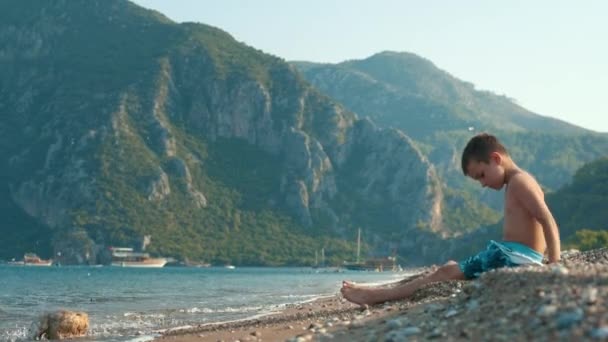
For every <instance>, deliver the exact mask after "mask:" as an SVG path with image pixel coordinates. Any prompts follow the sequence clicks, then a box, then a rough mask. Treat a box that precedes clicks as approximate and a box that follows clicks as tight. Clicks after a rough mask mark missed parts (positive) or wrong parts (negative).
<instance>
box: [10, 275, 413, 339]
mask: <svg viewBox="0 0 608 342" xmlns="http://www.w3.org/2000/svg"><path fill="white" fill-rule="evenodd" d="M406 275H407V272H406V273H391V272H356V271H342V272H336V271H335V270H333V269H312V268H253V267H244V268H239V267H237V268H235V269H228V268H224V267H209V268H189V267H164V268H155V269H144V268H121V267H76V266H73V267H71V266H63V267H31V266H29V267H28V266H9V265H0V341H21V340H27V335H28V328H29V327H30V326H31V324H32V322H34V321H35V320H36V318H37V317H39V316H40V315H41V314H42V313H45V312H50V311H55V310H58V309H67V310H74V311H84V312H86V313H88V315H89V322H90V326H89V332H88V336H87V337H86V338H85V339H84V341H142V340H146V339H151V338H153V337H154V336H158V335H159V334H160V333H161V332H162V331H163V330H165V329H170V328H176V327H188V326H197V325H200V324H205V323H217V322H227V321H234V320H242V319H247V318H252V317H256V316H263V315H266V314H269V313H272V312H277V311H279V310H281V309H282V308H284V307H285V305H287V304H294V303H302V302H306V301H310V300H314V299H317V298H322V297H326V296H331V295H334V294H336V293H337V292H338V290H339V287H340V284H341V281H342V280H344V279H348V280H353V281H357V282H372V283H383V282H390V281H395V280H398V279H399V278H402V277H404V276H406ZM80 340H82V339H79V341H80Z"/></svg>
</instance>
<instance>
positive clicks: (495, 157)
mask: <svg viewBox="0 0 608 342" xmlns="http://www.w3.org/2000/svg"><path fill="white" fill-rule="evenodd" d="M501 162H502V158H501V156H500V154H498V153H492V155H490V160H489V161H488V162H487V163H486V162H483V161H477V160H471V161H470V162H469V165H468V166H467V176H469V177H471V178H473V179H474V180H476V181H478V182H479V183H480V184H481V186H482V187H484V188H485V187H489V188H492V189H494V190H500V189H502V187H503V185H505V169H504V168H503V167H502V165H501Z"/></svg>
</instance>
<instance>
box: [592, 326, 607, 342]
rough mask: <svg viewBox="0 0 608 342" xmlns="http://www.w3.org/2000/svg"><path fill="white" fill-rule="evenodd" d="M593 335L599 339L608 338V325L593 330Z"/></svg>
mask: <svg viewBox="0 0 608 342" xmlns="http://www.w3.org/2000/svg"><path fill="white" fill-rule="evenodd" d="M591 337H592V338H596V339H598V340H603V339H608V326H603V327H599V328H597V329H593V330H592V331H591Z"/></svg>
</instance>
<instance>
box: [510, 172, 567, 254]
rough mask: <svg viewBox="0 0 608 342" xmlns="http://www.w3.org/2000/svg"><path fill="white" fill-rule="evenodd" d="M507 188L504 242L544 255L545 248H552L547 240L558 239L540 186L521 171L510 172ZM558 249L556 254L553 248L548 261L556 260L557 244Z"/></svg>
mask: <svg viewBox="0 0 608 342" xmlns="http://www.w3.org/2000/svg"><path fill="white" fill-rule="evenodd" d="M506 184H507V188H506V191H505V207H504V226H503V240H504V241H513V242H519V243H521V244H524V245H526V246H529V247H530V248H532V249H534V250H536V251H537V252H539V253H541V254H544V253H545V251H547V247H548V246H549V247H551V245H552V244H551V243H548V241H547V240H546V239H548V240H551V239H555V238H558V239H559V237H557V234H558V232H557V226H556V224H555V221H554V220H553V216H552V215H551V212H550V211H549V208H548V207H547V204H546V203H545V198H544V193H543V191H542V189H541V187H540V185H539V184H538V182H537V181H536V180H535V179H534V177H532V176H531V175H530V174H529V173H527V172H525V171H522V170H520V169H518V170H513V174H511V175H509V176H508V181H507V182H506ZM543 227H545V228H543ZM557 246H558V247H557V249H558V250H557V251H555V249H556V248H555V244H553V249H554V250H548V252H549V255H548V257H549V260H550V261H557V260H558V259H559V252H560V251H559V244H557ZM549 249H551V248H549ZM556 252H557V253H556ZM552 254H553V256H555V255H557V259H555V258H552Z"/></svg>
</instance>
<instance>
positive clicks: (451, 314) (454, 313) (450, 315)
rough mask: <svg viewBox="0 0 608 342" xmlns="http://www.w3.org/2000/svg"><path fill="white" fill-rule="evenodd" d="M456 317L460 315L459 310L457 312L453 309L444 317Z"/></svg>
mask: <svg viewBox="0 0 608 342" xmlns="http://www.w3.org/2000/svg"><path fill="white" fill-rule="evenodd" d="M456 315H458V310H456V309H451V310H449V311H448V312H446V313H445V316H444V317H445V318H450V317H452V316H456Z"/></svg>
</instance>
